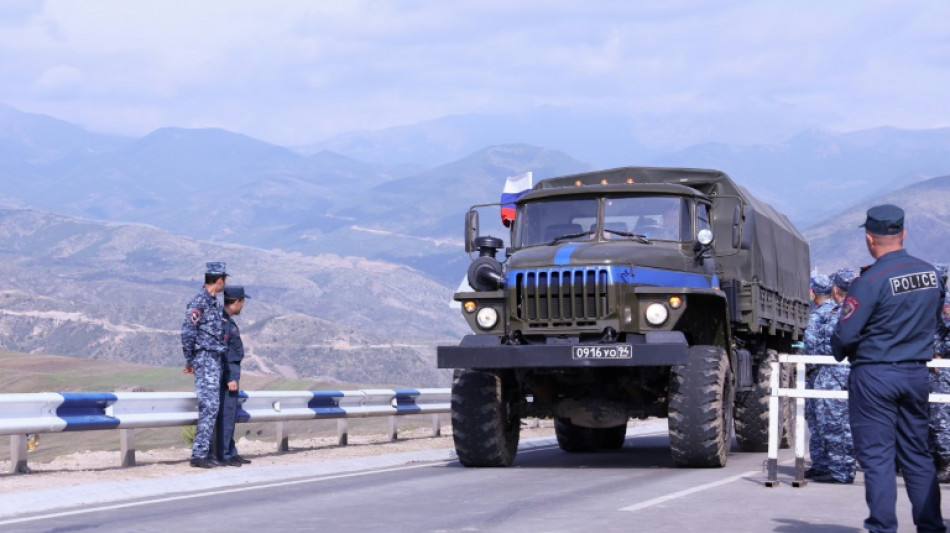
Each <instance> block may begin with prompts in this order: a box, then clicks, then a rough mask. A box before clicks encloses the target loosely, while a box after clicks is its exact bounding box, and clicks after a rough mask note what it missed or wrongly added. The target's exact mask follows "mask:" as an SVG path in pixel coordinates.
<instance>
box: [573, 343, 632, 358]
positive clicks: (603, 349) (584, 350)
mask: <svg viewBox="0 0 950 533" xmlns="http://www.w3.org/2000/svg"><path fill="white" fill-rule="evenodd" d="M571 358H572V359H633V347H632V346H630V345H629V344H614V345H610V346H571Z"/></svg>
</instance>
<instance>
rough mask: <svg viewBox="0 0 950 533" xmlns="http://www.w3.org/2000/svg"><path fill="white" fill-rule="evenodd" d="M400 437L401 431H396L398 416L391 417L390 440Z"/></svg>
mask: <svg viewBox="0 0 950 533" xmlns="http://www.w3.org/2000/svg"><path fill="white" fill-rule="evenodd" d="M398 438H399V432H398V431H396V417H395V416H390V417H389V440H390V441H394V440H396V439H398Z"/></svg>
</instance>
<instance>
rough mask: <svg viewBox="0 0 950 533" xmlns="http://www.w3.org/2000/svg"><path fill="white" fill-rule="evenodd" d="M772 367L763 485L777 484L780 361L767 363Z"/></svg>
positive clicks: (779, 437) (779, 435)
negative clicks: (767, 446) (765, 474)
mask: <svg viewBox="0 0 950 533" xmlns="http://www.w3.org/2000/svg"><path fill="white" fill-rule="evenodd" d="M768 364H769V365H771V367H772V377H771V379H770V382H769V454H768V460H767V461H766V464H767V467H766V469H767V473H768V476H767V478H766V482H765V486H766V487H777V486H778V484H779V483H778V441H779V439H781V438H782V436H781V432H782V430H781V428H780V427H779V418H780V415H779V402H780V399H779V390H778V389H779V386H780V384H779V377H781V375H782V372H781V366H780V365H781V363H780V362H778V361H775V362H771V363H768Z"/></svg>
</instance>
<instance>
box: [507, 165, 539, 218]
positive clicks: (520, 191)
mask: <svg viewBox="0 0 950 533" xmlns="http://www.w3.org/2000/svg"><path fill="white" fill-rule="evenodd" d="M532 186H533V185H532V175H531V172H530V171H529V172H525V173H523V174H518V175H517V176H509V177H508V179H507V180H505V189H504V190H503V191H501V222H502V224H504V225H505V227H506V228H507V227H509V226H511V222H512V221H513V220H514V219H515V202H517V201H518V198H521V197H522V196H524V193H526V192H528V191H530V190H531V187H532Z"/></svg>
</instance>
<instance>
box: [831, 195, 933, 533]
mask: <svg viewBox="0 0 950 533" xmlns="http://www.w3.org/2000/svg"><path fill="white" fill-rule="evenodd" d="M863 227H864V229H865V242H866V244H867V247H868V252H870V254H871V256H872V257H874V259H875V260H876V261H875V262H874V264H873V265H871V266H870V267H867V269H866V270H864V272H863V273H862V274H861V277H859V278H858V279H856V280H854V282H852V283H851V287H850V290H849V291H848V297H847V298H845V300H844V303H843V304H842V306H841V317H840V318H839V320H838V325H837V327H836V328H835V333H834V335H833V336H832V338H831V346H832V348H833V349H834V355H835V359H837V360H839V361H842V360H844V359H845V358H847V359H848V360H849V361H850V362H851V382H850V390H849V405H850V410H849V414H850V416H851V433H852V435H853V436H854V446H855V451H856V452H857V456H858V460H859V461H860V463H861V466H862V468H863V470H864V484H865V499H866V500H867V505H868V509H869V511H870V514H869V516H868V518H867V519H866V520H865V521H864V527H865V528H866V529H867V530H869V531H872V532H896V531H897V514H896V511H895V507H896V503H897V479H896V474H895V468H896V466H897V464H900V467H901V472H902V474H903V476H904V483H905V486H906V488H907V495H908V497H909V498H910V502H911V507H912V514H913V517H914V524H915V525H916V526H917V531H921V532H922V531H927V532H945V531H946V527H945V526H944V524H943V518H942V515H941V510H940V490H939V486H938V485H937V472H936V469H935V468H934V462H933V459H932V458H931V456H930V454H929V453H928V451H927V411H928V398H927V394H928V390H929V388H928V384H927V380H928V378H927V374H928V369H927V366H926V365H927V361H929V360H930V359H931V358H932V357H933V337H934V332H935V331H936V329H937V319H938V315H939V314H940V309H941V303H942V302H943V298H944V289H943V287H942V286H941V284H940V280H939V276H938V275H937V272H936V270H935V269H934V267H933V266H932V265H930V264H929V263H926V262H924V261H922V260H920V259H917V258H916V257H912V256H911V255H909V254H908V253H907V252H906V251H905V250H904V237H905V236H906V234H907V233H906V231H904V211H903V210H902V209H901V208H899V207H897V206H895V205H890V204H886V205H878V206H875V207H872V208H870V209H868V211H867V219H866V221H865V223H864V224H863Z"/></svg>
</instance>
